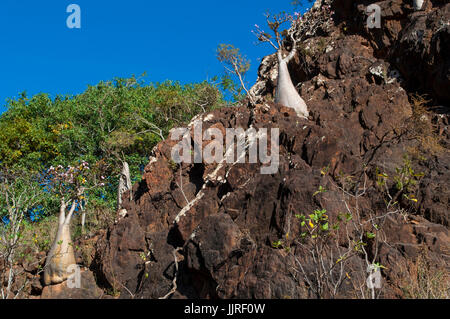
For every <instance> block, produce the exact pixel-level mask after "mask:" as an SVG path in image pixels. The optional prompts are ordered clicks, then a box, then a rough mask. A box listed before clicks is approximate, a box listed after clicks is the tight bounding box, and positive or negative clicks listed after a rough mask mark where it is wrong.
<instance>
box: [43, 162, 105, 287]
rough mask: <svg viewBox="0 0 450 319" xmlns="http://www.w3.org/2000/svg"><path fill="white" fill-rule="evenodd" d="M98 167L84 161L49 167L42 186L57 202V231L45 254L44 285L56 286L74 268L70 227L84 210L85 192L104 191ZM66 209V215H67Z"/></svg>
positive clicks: (99, 167) (102, 178)
mask: <svg viewBox="0 0 450 319" xmlns="http://www.w3.org/2000/svg"><path fill="white" fill-rule="evenodd" d="M101 170H102V168H101V165H99V164H98V163H97V164H96V165H95V166H94V167H93V168H91V167H90V166H89V164H88V163H87V162H85V161H82V162H80V163H78V164H77V165H73V166H68V167H67V168H64V167H63V166H61V165H59V166H58V167H53V166H52V167H50V168H49V169H48V171H47V177H46V179H45V186H46V188H47V190H48V191H49V192H50V193H52V194H53V195H54V196H56V197H57V198H58V199H59V201H60V208H59V217H58V229H57V232H56V236H55V239H54V241H53V244H52V246H51V248H50V251H49V252H48V255H47V259H46V261H45V267H44V284H45V285H52V284H59V283H61V282H63V281H65V280H66V279H67V278H68V276H69V275H70V273H69V269H70V267H71V266H73V265H75V264H76V261H75V254H74V248H73V242H72V238H71V234H70V223H71V220H72V217H73V215H74V213H75V212H76V211H78V210H83V208H84V206H85V204H86V197H87V193H88V192H93V191H94V190H95V189H97V188H99V187H103V186H104V185H105V184H104V182H103V180H104V177H103V176H100V175H101V174H100V171H101ZM67 208H69V211H68V212H67Z"/></svg>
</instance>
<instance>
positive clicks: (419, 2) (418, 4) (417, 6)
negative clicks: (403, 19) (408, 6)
mask: <svg viewBox="0 0 450 319" xmlns="http://www.w3.org/2000/svg"><path fill="white" fill-rule="evenodd" d="M413 4H414V10H416V11H418V10H421V9H422V6H423V0H413Z"/></svg>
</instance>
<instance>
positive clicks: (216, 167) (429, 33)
mask: <svg viewBox="0 0 450 319" xmlns="http://www.w3.org/2000/svg"><path fill="white" fill-rule="evenodd" d="M328 2H329V1H324V4H326V3H328ZM373 2H374V1H355V2H354V3H353V4H349V2H348V1H345V3H344V2H343V1H337V0H336V1H335V2H334V3H333V4H332V5H333V8H334V10H335V11H336V13H335V16H336V19H335V21H336V25H335V26H334V27H333V28H332V30H330V31H329V32H328V33H323V34H321V35H320V36H316V37H310V38H308V39H307V40H306V41H305V43H304V44H303V45H304V46H305V48H304V50H303V51H302V52H303V53H305V52H306V51H305V50H310V52H309V53H308V54H307V56H302V54H303V53H302V52H300V53H299V56H297V57H296V59H295V61H293V62H292V63H291V65H290V66H289V67H290V72H291V76H292V78H293V81H294V82H295V83H294V84H298V83H300V82H301V85H299V86H298V87H299V91H300V94H301V96H302V97H303V99H304V100H305V101H306V103H307V105H308V107H309V109H310V114H311V116H310V118H309V119H308V120H305V119H301V118H298V117H297V116H296V115H295V113H294V112H293V110H291V109H289V108H286V107H284V106H281V105H276V104H274V103H272V102H270V100H271V97H273V94H274V89H275V87H276V67H277V66H276V60H275V59H274V57H273V56H269V57H266V58H265V59H264V60H263V63H262V65H261V67H260V69H259V78H258V81H257V84H256V85H255V86H254V87H253V89H252V92H254V93H256V94H258V102H259V103H258V104H257V105H256V106H254V107H252V108H248V107H245V106H239V107H230V108H223V109H220V110H215V111H213V112H211V113H207V114H202V115H200V116H197V117H196V118H194V119H193V120H192V122H191V124H190V126H189V129H190V130H191V132H192V130H193V127H194V125H195V124H196V123H197V124H198V123H202V126H203V128H202V132H205V131H206V130H207V129H209V128H216V129H218V130H220V131H221V132H225V131H226V129H228V128H242V129H244V130H247V129H249V128H254V129H256V130H259V129H261V128H267V129H269V132H270V129H273V128H278V129H279V140H280V149H279V152H280V157H279V167H278V170H277V171H276V172H275V173H273V174H267V175H265V174H261V173H260V168H261V165H262V164H261V163H260V162H258V163H254V164H249V163H212V164H211V163H207V162H205V161H203V162H202V163H195V164H186V163H185V164H182V165H174V163H173V161H172V160H171V150H172V148H173V147H174V145H175V144H176V143H177V141H172V140H170V139H168V140H166V141H164V142H161V143H160V144H158V146H157V147H156V148H155V150H154V152H153V154H152V157H151V159H150V162H149V164H148V165H147V167H146V168H145V174H144V176H143V178H142V181H141V182H140V183H138V184H136V185H135V186H134V188H133V201H127V200H125V204H124V205H125V207H124V208H125V209H126V210H127V215H126V216H125V217H124V218H121V219H119V220H118V221H117V223H116V224H115V225H114V226H112V227H111V228H110V229H109V230H108V232H107V233H106V234H105V235H104V236H103V237H102V238H101V239H100V240H99V241H98V243H97V249H96V256H95V260H94V263H93V265H92V267H91V269H92V270H94V271H95V272H96V275H97V279H98V282H99V283H100V284H101V285H102V286H103V287H105V288H114V289H116V290H119V291H121V297H123V298H130V297H135V298H141V297H142V298H160V297H163V296H165V295H166V294H167V293H168V292H169V291H171V289H172V288H173V287H174V286H173V282H175V283H176V286H177V287H176V288H177V289H176V291H175V292H174V293H173V294H171V295H170V297H171V298H310V297H317V294H316V293H315V292H314V291H313V290H314V289H311V286H314V285H316V284H317V283H315V282H314V281H313V282H311V280H310V281H308V280H306V279H305V276H304V274H305V273H306V274H309V275H311V274H313V273H314V272H315V270H316V269H317V262H315V261H314V259H313V258H311V256H310V254H309V250H308V249H311V246H310V243H309V244H308V243H307V244H305V245H302V244H301V241H300V240H299V238H301V236H302V233H304V232H305V226H302V225H301V223H300V221H299V219H298V218H297V217H298V215H299V214H300V215H301V214H305V215H308V214H311V213H312V212H314V211H315V210H326V212H327V218H329V220H330V222H331V221H336V220H338V218H340V216H341V213H345V212H347V211H348V210H351V211H353V212H355V211H357V212H358V216H359V217H360V218H361V220H363V221H361V222H360V224H355V225H359V226H358V227H360V229H359V231H360V232H361V238H357V237H352V236H353V235H352V236H346V234H345V232H344V229H339V231H337V235H336V237H333V239H332V240H331V242H330V243H329V244H328V246H327V250H326V251H325V252H324V253H325V254H328V255H327V256H328V257H330V256H331V254H333V255H332V256H331V260H333V262H334V260H336V259H337V258H338V256H339V254H340V253H341V252H342V251H345V249H346V248H347V249H348V247H349V246H350V245H352V242H353V243H354V242H355V241H358V240H360V239H362V240H363V241H364V244H365V246H364V247H365V248H364V251H365V252H366V253H367V256H368V258H373V259H374V260H375V261H376V262H378V263H380V264H381V265H383V266H384V267H386V268H384V269H383V271H382V275H383V279H384V284H383V289H382V290H381V295H380V296H381V297H386V298H398V297H403V296H404V295H403V290H402V289H403V288H404V287H403V283H402V281H401V280H402V279H401V278H403V277H404V275H405V273H406V272H407V271H408V269H407V266H406V265H407V264H408V262H410V261H414V260H415V259H416V258H417V257H418V255H419V254H420V251H422V250H423V249H426V251H427V252H429V255H430V258H431V259H432V260H433V262H434V264H435V265H436V266H438V267H444V268H445V267H447V268H448V265H449V264H448V244H449V237H448V225H449V220H448V218H449V217H448V215H449V214H448V212H449V207H450V202H449V191H448V186H447V185H448V182H449V180H450V155H449V149H448V145H450V144H449V134H448V97H449V95H448V94H449V92H448V91H449V90H448V89H447V88H448V87H449V85H448V84H449V83H448V80H449V77H448V76H449V73H448V70H449V60H448V59H449V55H448V54H446V52H447V47H446V46H448V42H449V41H448V30H449V29H448V28H449V27H448V8H449V5H446V4H445V3H444V2H442V1H429V2H427V3H428V4H427V6H426V8H425V10H423V11H421V12H418V13H415V12H413V10H412V8H411V4H410V1H400V0H391V1H381V2H377V3H378V4H379V5H380V6H381V7H382V10H383V16H384V18H385V21H384V26H383V28H382V29H380V30H367V29H366V28H365V27H364V26H363V25H362V23H363V22H362V21H365V18H366V16H365V15H364V14H363V12H364V10H365V6H366V5H367V4H369V3H373ZM312 14H313V16H314V15H316V14H320V10H318V11H317V12H315V11H314V12H313V13H312ZM439 21H444V24H445V23H447V24H446V25H442V24H440V22H439ZM445 21H447V22H445ZM419 30H422V31H423V33H422V36H420V39H419V40H420V41H419V40H418V38H417V37H416V38H414V36H419V33H418V32H419ZM372 32H373V33H372ZM416 92H417V93H419V94H429V95H430V97H431V102H430V106H439V108H438V109H439V110H440V111H439V113H433V112H434V111H433V110H434V109H437V108H434V109H433V108H431V109H430V111H429V113H426V114H425V113H424V114H423V115H421V116H419V122H420V123H422V124H423V125H425V126H427V127H428V128H429V129H430V130H431V131H433V132H434V133H433V134H432V135H430V136H428V137H429V138H432V139H433V141H434V140H435V141H436V145H437V144H439V145H440V146H439V147H436V150H435V151H433V152H431V151H429V148H427V146H426V145H424V143H423V141H424V139H420V138H418V137H417V134H416V135H415V134H412V133H411V132H414V131H415V129H417V126H418V124H417V123H419V122H417V116H416V112H417V110H416V109H415V108H414V107H413V106H412V104H411V103H410V102H411V96H410V94H411V93H416ZM442 103H444V105H442ZM445 103H447V104H445ZM428 117H429V118H430V119H432V120H429V121H427V119H428ZM414 121H416V122H414ZM424 123H425V124H424ZM422 124H421V125H422ZM191 136H193V135H191ZM223 142H224V144H225V141H223ZM207 144H208V142H205V141H204V142H203V146H206V145H207ZM418 154H419V155H418ZM405 156H408V159H407V160H406V159H405ZM405 163H406V164H405ZM402 167H403V168H405V167H407V169H406V171H405V172H409V173H408V174H413V175H412V176H413V177H414V178H413V180H414V181H413V182H411V183H410V185H409V184H408V187H409V188H408V192H407V194H406V193H405V192H404V193H402V194H400V193H399V192H397V191H396V184H397V185H398V178H400V177H399V176H400V175H401V174H402V173H401V170H400V171H399V170H398V169H399V168H402ZM411 172H413V173H411ZM419 172H420V173H422V174H417V173H419ZM383 174H384V175H383ZM405 174H406V173H405ZM414 174H415V175H414ZM416 175H417V176H416ZM383 176H388V177H389V179H388V182H387V183H386V186H384V185H383V184H381V185H383V186H382V187H380V186H379V185H380V184H379V182H380V177H381V178H382V177H383ZM343 177H347V178H346V179H345V180H344V179H343ZM395 178H397V180H395ZM343 181H344V182H343ZM345 185H347V186H349V189H351V190H352V191H355V190H359V191H360V196H359V197H358V200H357V201H356V199H355V198H352V197H349V196H348V194H347V193H346V192H344V191H343V189H342V187H344V186H345ZM320 186H322V187H323V189H325V190H326V191H323V192H321V193H317V190H318V189H319V187H320ZM384 187H385V188H384ZM386 190H387V191H388V193H389V196H391V197H392V198H391V204H392V205H393V206H392V207H394V206H395V207H396V209H395V210H394V209H393V210H392V211H390V210H388V209H386V205H387V204H386V203H388V202H389V198H387V197H386V196H387V195H386V192H385V191H386ZM405 195H406V197H405ZM410 196H412V197H410ZM344 199H345V201H344ZM396 202H398V205H397V204H396ZM390 207H391V206H390ZM296 215H297V217H296ZM359 217H358V218H359ZM375 221H376V222H375ZM374 225H375V226H376V227H379V226H380V227H381V229H382V232H381V231H380V233H377V237H376V238H369V237H368V236H369V235H367V234H368V233H370V232H371V231H373V227H375V226H374ZM306 227H308V226H306ZM274 243H280V244H279V245H274ZM308 245H309V246H308ZM299 265H302V267H303V270H302V269H300V266H299ZM346 267H347V268H346V269H345V271H344V270H343V271H342V272H341V274H340V276H341V277H343V278H344V279H345V280H342V285H340V286H339V287H338V288H339V289H337V290H336V293H335V294H333V293H331V292H328V294H327V293H324V295H322V297H333V296H334V297H346V298H354V297H361V296H360V295H358V289H355V283H358V284H359V285H363V286H365V282H366V277H367V273H366V268H367V264H366V262H365V255H364V254H363V253H362V252H361V251H360V252H359V253H355V254H352V257H351V258H349V259H348V262H347V264H346ZM405 267H406V268H405ZM177 268H178V271H177V270H176V269H177ZM309 278H312V277H309ZM332 280H338V278H332Z"/></svg>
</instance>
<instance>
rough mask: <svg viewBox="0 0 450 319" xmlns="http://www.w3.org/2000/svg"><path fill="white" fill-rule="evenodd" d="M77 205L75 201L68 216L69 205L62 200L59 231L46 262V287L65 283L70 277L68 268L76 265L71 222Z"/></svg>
mask: <svg viewBox="0 0 450 319" xmlns="http://www.w3.org/2000/svg"><path fill="white" fill-rule="evenodd" d="M76 205H77V204H76V201H75V200H74V201H73V202H72V206H71V207H70V211H69V213H68V214H67V216H66V207H67V204H66V203H65V201H64V200H61V207H60V211H59V218H58V231H57V233H56V237H55V240H54V242H53V244H52V247H51V249H50V251H49V253H48V255H47V259H46V261H45V268H44V283H45V285H52V284H59V283H61V282H63V281H65V280H66V279H67V278H68V276H69V273H68V267H69V266H71V265H74V264H76V262H75V254H74V250H73V243H72V238H71V236H70V220H71V219H72V215H73V212H74V211H75V207H76Z"/></svg>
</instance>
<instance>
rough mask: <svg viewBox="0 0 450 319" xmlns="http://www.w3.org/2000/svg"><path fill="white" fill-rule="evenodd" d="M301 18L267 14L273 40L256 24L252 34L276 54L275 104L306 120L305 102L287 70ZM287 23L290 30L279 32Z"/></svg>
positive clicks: (294, 50) (292, 55)
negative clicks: (268, 45)
mask: <svg viewBox="0 0 450 319" xmlns="http://www.w3.org/2000/svg"><path fill="white" fill-rule="evenodd" d="M301 18H302V17H301V15H300V14H299V13H295V14H294V16H291V15H289V14H287V13H285V12H282V13H280V14H276V15H273V16H271V15H270V14H269V13H267V14H266V21H267V25H268V26H269V28H270V29H271V31H272V33H273V34H274V35H275V38H273V36H272V35H271V34H269V33H267V32H265V31H264V30H263V29H262V28H261V27H260V26H259V25H257V24H255V28H256V30H255V31H253V33H254V34H255V35H256V37H257V38H258V40H259V41H260V42H267V43H269V44H270V45H271V46H272V47H273V48H274V49H275V50H276V52H277V59H278V80H277V88H276V95H275V102H276V103H280V104H283V105H285V106H288V107H291V108H293V109H294V110H295V111H296V113H297V115H298V116H300V117H304V118H307V117H308V116H309V112H308V107H307V105H306V103H305V101H304V100H303V99H302V98H301V97H300V95H299V94H298V92H297V89H296V88H295V86H294V84H293V83H292V80H291V76H290V74H289V69H288V63H289V62H290V61H291V60H292V58H293V57H294V56H295V55H296V53H297V42H298V40H297V39H298V38H297V37H296V36H295V34H294V33H295V31H296V30H297V28H296V24H299V23H300V22H301ZM288 22H290V23H291V28H290V29H286V30H281V29H280V28H281V27H282V26H283V25H284V24H285V23H288ZM283 37H284V38H285V39H289V40H290V43H289V48H290V50H288V42H287V41H286V40H283ZM286 51H287V52H288V54H287V55H286V54H285V52H286Z"/></svg>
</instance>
